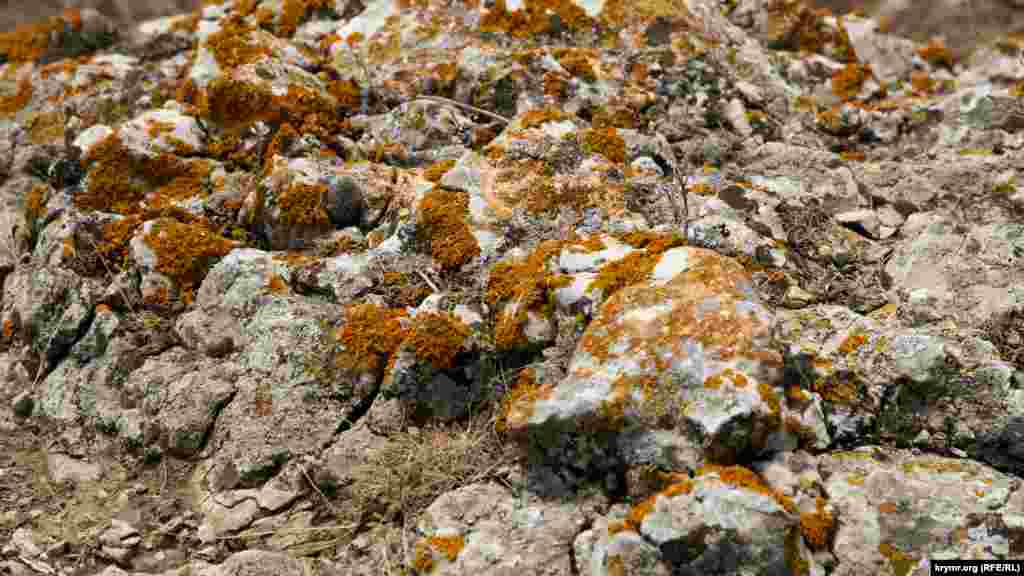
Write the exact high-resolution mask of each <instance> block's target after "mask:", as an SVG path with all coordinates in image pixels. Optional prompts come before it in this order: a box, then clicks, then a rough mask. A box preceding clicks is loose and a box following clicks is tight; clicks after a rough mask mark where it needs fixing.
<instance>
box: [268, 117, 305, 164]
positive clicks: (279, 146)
mask: <svg viewBox="0 0 1024 576" xmlns="http://www.w3.org/2000/svg"><path fill="white" fill-rule="evenodd" d="M298 139H299V133H298V132H296V131H295V128H293V127H292V125H291V124H289V123H288V122H285V123H284V124H281V127H280V128H278V129H277V132H275V133H274V137H273V138H271V139H270V144H268V145H267V151H266V152H264V153H263V173H264V174H269V173H270V169H271V167H272V163H273V160H274V156H278V155H281V156H284V155H286V154H285V153H286V152H287V150H288V148H289V147H290V146H291V145H292V144H293V143H294V142H295V141H296V140H298Z"/></svg>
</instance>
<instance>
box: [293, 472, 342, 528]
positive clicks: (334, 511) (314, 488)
mask: <svg viewBox="0 0 1024 576" xmlns="http://www.w3.org/2000/svg"><path fill="white" fill-rule="evenodd" d="M300 470H302V475H303V476H305V477H306V482H309V485H310V486H311V487H312V488H313V490H316V493H317V494H319V495H320V497H321V498H323V500H324V504H327V507H328V508H330V509H331V513H332V514H334V516H335V518H341V514H339V513H338V511H337V510H335V509H334V505H332V504H331V501H330V500H328V499H327V496H324V493H323V492H321V491H320V488H319V487H317V485H316V483H315V482H313V479H312V478H310V477H309V472H307V471H306V467H305V466H302V467H300Z"/></svg>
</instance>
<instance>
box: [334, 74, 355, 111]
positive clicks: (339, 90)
mask: <svg viewBox="0 0 1024 576" xmlns="http://www.w3.org/2000/svg"><path fill="white" fill-rule="evenodd" d="M327 92H328V93H330V95H331V96H334V98H335V99H336V100H337V101H338V105H339V106H342V107H344V108H348V109H349V110H356V109H358V108H359V106H360V105H361V104H362V101H363V100H362V99H363V91H362V88H361V87H360V86H359V84H358V83H357V82H356V81H355V80H352V79H344V80H332V81H330V82H328V83H327Z"/></svg>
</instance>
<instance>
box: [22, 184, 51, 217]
mask: <svg viewBox="0 0 1024 576" xmlns="http://www.w3.org/2000/svg"><path fill="white" fill-rule="evenodd" d="M49 191H50V187H49V186H47V185H46V184H36V185H35V186H33V187H32V189H31V190H29V192H28V194H27V195H26V196H25V218H26V220H28V222H29V225H32V224H33V222H35V221H36V220H38V219H39V218H42V217H43V211H44V208H45V207H46V198H47V196H49V194H48V192H49Z"/></svg>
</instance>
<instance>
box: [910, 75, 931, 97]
mask: <svg viewBox="0 0 1024 576" xmlns="http://www.w3.org/2000/svg"><path fill="white" fill-rule="evenodd" d="M936 84H937V83H936V82H935V80H934V79H933V78H932V77H931V76H929V75H928V73H927V72H923V71H920V70H914V71H913V72H911V73H910V86H911V87H912V88H913V89H914V91H915V92H920V93H923V94H929V93H931V92H933V91H934V90H935V86H936Z"/></svg>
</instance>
